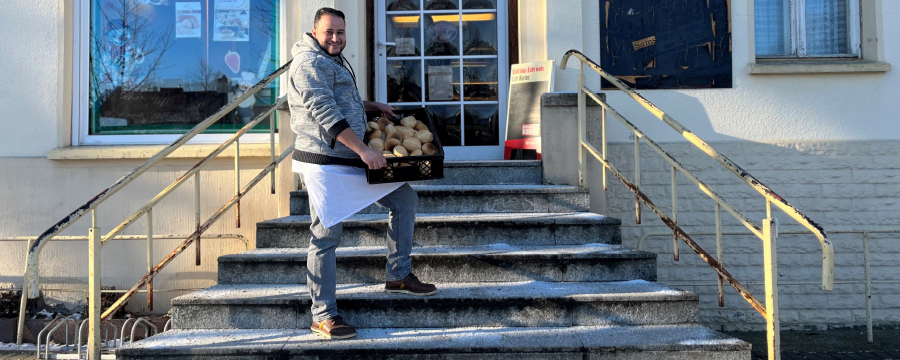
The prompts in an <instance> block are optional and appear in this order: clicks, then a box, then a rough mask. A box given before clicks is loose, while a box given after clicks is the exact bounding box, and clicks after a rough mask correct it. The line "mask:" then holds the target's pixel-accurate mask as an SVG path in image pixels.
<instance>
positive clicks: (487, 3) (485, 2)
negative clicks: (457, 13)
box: [462, 0, 497, 9]
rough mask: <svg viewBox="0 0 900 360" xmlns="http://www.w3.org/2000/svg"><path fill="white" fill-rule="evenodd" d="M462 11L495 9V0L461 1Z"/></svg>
mask: <svg viewBox="0 0 900 360" xmlns="http://www.w3.org/2000/svg"><path fill="white" fill-rule="evenodd" d="M462 7H463V9H496V8H497V0H463V6H462Z"/></svg>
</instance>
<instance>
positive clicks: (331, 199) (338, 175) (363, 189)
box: [291, 160, 405, 228]
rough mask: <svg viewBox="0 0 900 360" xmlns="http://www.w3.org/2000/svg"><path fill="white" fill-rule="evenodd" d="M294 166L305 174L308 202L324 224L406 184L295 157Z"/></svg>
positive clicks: (363, 206) (339, 218)
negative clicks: (372, 181) (383, 181)
mask: <svg viewBox="0 0 900 360" xmlns="http://www.w3.org/2000/svg"><path fill="white" fill-rule="evenodd" d="M291 170H292V171H293V172H295V173H299V174H300V175H301V176H303V183H304V184H305V185H306V190H307V193H309V202H310V204H312V206H313V207H314V208H315V209H316V215H318V217H319V219H320V220H321V221H322V225H323V226H325V228H330V227H332V226H333V225H335V224H338V223H340V222H341V221H344V219H346V218H348V217H350V216H352V215H353V214H356V213H357V212H359V211H360V210H362V209H364V208H365V207H367V206H369V205H372V204H373V203H374V202H376V201H378V200H380V199H381V198H383V197H385V195H387V194H390V193H391V192H393V191H394V190H397V188H399V187H401V186H403V184H405V183H403V182H399V183H387V184H371V185H370V184H368V183H367V182H366V169H363V168H358V167H353V166H344V165H317V164H309V163H304V162H300V161H297V160H292V163H291Z"/></svg>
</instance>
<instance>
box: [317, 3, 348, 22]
mask: <svg viewBox="0 0 900 360" xmlns="http://www.w3.org/2000/svg"><path fill="white" fill-rule="evenodd" d="M324 15H332V16H337V17H339V18H341V20H344V22H345V23H346V22H347V19H345V18H344V12H343V11H340V10H338V9H332V8H330V7H323V8H321V9H319V11H316V21H315V22H314V23H313V26H316V25H318V24H319V19H321V18H322V16H324Z"/></svg>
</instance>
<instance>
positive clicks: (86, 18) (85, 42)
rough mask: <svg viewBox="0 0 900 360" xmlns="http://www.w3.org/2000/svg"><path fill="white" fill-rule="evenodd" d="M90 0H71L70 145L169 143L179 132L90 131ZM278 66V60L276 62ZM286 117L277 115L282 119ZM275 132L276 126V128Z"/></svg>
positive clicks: (202, 137)
mask: <svg viewBox="0 0 900 360" xmlns="http://www.w3.org/2000/svg"><path fill="white" fill-rule="evenodd" d="M91 1H92V0H73V3H74V6H73V9H72V10H73V14H72V16H73V21H72V26H73V28H72V31H73V35H72V41H73V44H72V52H73V54H72V118H71V124H72V132H71V134H72V138H71V141H72V143H71V144H72V146H91V145H94V146H108V145H161V144H171V143H172V142H174V141H175V140H176V139H178V137H180V136H181V135H182V134H155V135H90V134H89V133H88V131H89V128H90V127H89V121H90V114H89V111H90V104H89V103H88V100H87V99H88V94H89V86H90V82H89V81H88V79H89V78H90V66H89V64H90V53H91V51H90V26H91V24H90V21H91V19H90V12H91ZM287 2H288V0H281V1H279V5H278V7H279V9H278V11H279V14H278V16H279V19H280V21H279V28H278V31H279V39H278V42H279V47H280V50H281V54H279V57H281V58H282V61H287V60H286V59H284V55H283V53H284V49H285V46H286V44H285V40H286V39H287V38H288V36H287V34H285V15H286V14H287V11H286V7H287V5H286V3H287ZM278 66H281V64H278ZM281 85H282V86H279V94H278V96H279V97H281V96H284V95H285V94H286V88H285V87H284V86H283V85H284V83H283V82H282V83H281ZM284 120H285V119H279V121H284ZM275 132H276V133H277V132H278V127H276V128H275ZM232 135H233V134H202V133H201V134H198V135H196V136H194V137H193V138H192V139H191V140H190V141H188V144H221V143H223V142H225V141H226V140H228V138H230V137H231V136H232ZM241 142H242V143H245V144H261V143H268V142H269V134H268V133H265V134H252V133H250V134H244V135H242V136H241Z"/></svg>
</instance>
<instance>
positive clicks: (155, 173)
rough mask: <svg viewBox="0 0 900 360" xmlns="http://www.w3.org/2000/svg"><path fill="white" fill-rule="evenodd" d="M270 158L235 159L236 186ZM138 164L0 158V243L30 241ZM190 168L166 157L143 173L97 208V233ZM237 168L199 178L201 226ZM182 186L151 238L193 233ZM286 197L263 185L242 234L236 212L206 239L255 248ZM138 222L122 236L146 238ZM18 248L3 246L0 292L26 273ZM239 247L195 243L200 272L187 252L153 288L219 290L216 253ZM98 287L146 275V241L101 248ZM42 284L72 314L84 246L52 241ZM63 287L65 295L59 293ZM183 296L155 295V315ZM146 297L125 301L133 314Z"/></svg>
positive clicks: (189, 201) (219, 166) (79, 231)
mask: <svg viewBox="0 0 900 360" xmlns="http://www.w3.org/2000/svg"><path fill="white" fill-rule="evenodd" d="M268 161H269V160H268V158H262V159H248V160H243V161H242V168H241V181H242V184H246V183H247V182H248V181H249V180H250V179H252V178H253V177H255V176H256V175H257V174H258V173H259V172H260V171H261V170H262V168H264V167H265V166H266V165H267V163H268ZM141 162H142V160H73V161H53V160H47V159H34V158H5V159H4V158H0V169H3V171H0V184H3V186H0V204H3V206H0V239H3V238H9V237H15V236H37V235H39V234H40V233H42V232H43V231H44V230H46V229H47V228H49V227H50V226H51V225H52V224H54V223H56V222H57V221H59V220H60V219H62V218H63V217H65V216H66V215H68V214H69V212H71V211H72V210H74V209H75V208H77V207H78V206H80V205H82V204H83V203H84V202H86V201H87V200H88V199H90V197H91V196H93V195H96V194H97V193H99V192H100V191H101V190H102V189H104V188H105V187H107V186H109V185H110V184H112V183H113V182H115V181H116V180H118V179H119V178H120V177H122V175H123V174H125V173H127V172H128V171H130V170H131V169H133V168H134V167H135V166H137V165H139V164H140V163H141ZM195 163H196V160H195V159H179V160H165V161H163V162H162V163H160V164H158V165H157V166H156V167H154V168H152V169H150V170H148V171H147V172H146V173H144V175H143V176H141V177H140V178H138V179H137V180H135V181H134V182H133V183H131V185H129V186H128V187H126V188H125V189H123V190H121V191H120V192H118V193H117V194H115V195H113V196H112V197H111V198H110V199H109V200H107V201H106V202H104V203H103V204H102V205H100V207H99V208H98V215H99V219H100V221H99V225H98V226H99V227H100V228H101V230H102V233H103V234H104V235H105V234H107V233H108V232H109V231H110V230H112V228H113V227H115V226H116V225H118V224H119V223H120V222H122V221H123V220H125V219H126V218H127V217H128V216H129V215H131V214H132V213H134V212H135V211H137V210H138V209H139V208H140V207H141V206H143V205H144V204H145V203H146V202H147V201H149V200H150V199H151V198H152V197H153V196H155V195H156V194H157V193H159V191H161V190H162V189H164V188H165V187H166V186H168V185H169V184H170V183H171V182H172V181H174V180H175V179H176V178H177V177H179V176H181V175H182V174H184V173H185V172H186V171H187V170H189V169H190V168H191V167H192V166H193V165H194V164H195ZM233 174H234V163H233V161H232V160H231V159H221V160H215V161H214V162H213V163H212V164H210V165H208V166H207V167H205V168H204V170H203V171H202V172H201V176H200V177H201V190H200V191H201V219H202V221H206V220H207V219H208V218H209V216H211V215H212V214H213V213H214V212H215V211H216V210H218V209H219V207H221V206H222V205H223V204H225V202H226V201H228V200H230V199H231V197H232V196H234V193H233V192H234V175H233ZM193 185H194V184H193V181H188V182H187V183H185V184H184V185H183V186H181V187H180V188H178V189H177V190H175V191H174V192H173V193H172V194H171V195H170V196H168V197H167V198H166V199H164V200H162V201H161V202H160V203H159V204H158V205H157V206H156V207H154V214H153V219H154V226H153V228H154V229H153V232H154V234H156V235H165V234H169V235H185V234H190V233H191V232H193V230H194V229H195V226H196V223H195V222H194V186H193ZM287 196H288V194H287V193H286V192H279V193H278V194H275V195H272V194H270V193H269V186H268V179H264V180H263V181H262V182H261V183H260V184H259V185H258V186H257V187H256V188H254V189H253V190H251V191H250V193H248V194H247V195H246V196H245V197H244V199H243V200H242V201H241V204H242V207H241V215H242V217H241V222H242V225H243V226H242V227H241V228H235V226H234V210H233V209H232V210H229V211H228V212H226V213H225V214H224V215H223V216H222V218H221V219H220V220H219V221H218V222H217V223H216V224H214V225H213V226H212V227H211V228H210V229H209V231H208V232H207V234H240V235H243V236H244V237H245V238H246V239H248V240H249V242H250V246H251V248H254V247H255V238H256V223H257V222H259V221H264V220H269V219H273V218H276V217H278V201H277V200H278V199H279V198H282V197H287ZM90 223H91V217H90V216H85V217H83V218H82V219H81V220H79V221H78V222H76V223H75V224H73V225H72V226H71V227H69V229H67V230H65V231H63V232H62V233H61V234H60V235H68V236H85V235H87V233H88V227H90ZM146 233H147V222H146V218H145V217H142V218H141V219H139V220H138V221H137V222H136V223H135V224H133V225H132V226H131V227H130V228H129V229H127V230H126V231H125V233H124V234H126V235H145V234H146ZM180 242H181V240H157V241H156V242H155V246H154V255H153V256H154V261H155V262H158V261H160V260H161V259H162V258H163V257H164V256H166V255H167V254H168V253H169V252H170V251H172V250H173V249H174V248H175V246H176V245H177V244H179V243H180ZM25 251H26V248H25V242H22V241H0V289H4V288H11V287H12V288H20V287H21V286H22V276H23V270H24V268H25V263H24V259H25ZM242 251H244V245H243V244H242V243H240V242H238V241H237V240H224V239H223V240H220V239H215V240H210V239H204V240H202V252H201V254H202V257H201V260H202V261H201V262H202V264H201V266H196V265H195V263H194V246H193V245H192V246H190V247H188V248H187V250H186V251H185V252H184V253H182V254H181V255H180V256H179V257H178V258H176V259H175V261H173V262H172V263H171V264H170V265H169V266H168V267H167V268H165V269H164V270H163V272H162V273H161V274H160V275H159V276H158V277H157V278H156V282H155V287H154V288H155V289H157V290H166V289H199V288H204V287H208V286H212V285H215V284H216V270H217V262H216V259H217V258H218V257H219V256H221V255H226V254H233V253H238V252H242ZM102 253H103V256H102V264H103V265H102V272H103V278H102V279H103V280H102V284H103V285H104V286H115V287H116V288H117V289H123V288H130V287H131V286H132V285H134V283H135V282H137V281H138V280H139V279H140V278H141V277H142V276H143V275H144V274H146V272H147V265H146V264H147V263H146V242H145V241H143V240H140V241H112V242H110V243H107V244H106V245H105V246H104V247H103V250H102ZM39 261H40V276H41V287H42V288H43V289H57V290H53V291H45V292H44V297H45V301H47V302H48V303H49V304H51V305H53V304H58V303H63V304H64V305H65V306H67V307H70V308H77V306H78V305H79V304H83V303H84V300H85V294H84V293H82V292H78V291H83V290H86V289H87V275H88V268H87V265H88V261H87V242H86V241H66V242H62V241H51V242H50V243H48V244H47V245H45V246H44V248H43V250H42V253H41V256H40V260H39ZM58 289H63V290H58ZM186 292H189V291H177V292H162V293H158V294H156V296H155V300H156V302H155V304H156V308H155V309H154V310H155V311H158V312H159V311H161V312H165V311H166V310H168V308H169V304H170V300H171V298H172V297H174V296H177V295H182V294H184V293H186ZM145 304H146V300H145V298H144V295H138V296H137V297H136V298H135V300H133V301H131V302H130V303H129V307H128V309H129V310H131V311H144V310H145V308H144V306H145Z"/></svg>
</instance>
